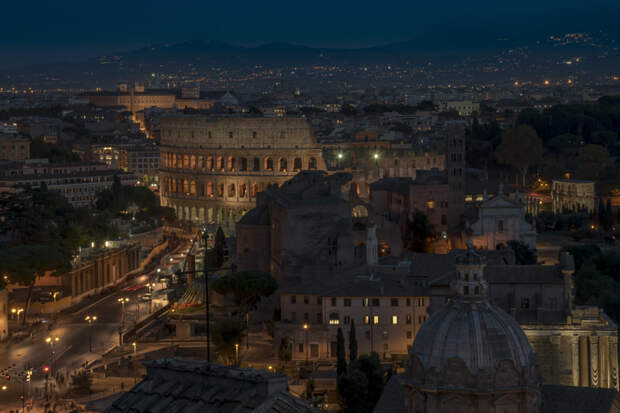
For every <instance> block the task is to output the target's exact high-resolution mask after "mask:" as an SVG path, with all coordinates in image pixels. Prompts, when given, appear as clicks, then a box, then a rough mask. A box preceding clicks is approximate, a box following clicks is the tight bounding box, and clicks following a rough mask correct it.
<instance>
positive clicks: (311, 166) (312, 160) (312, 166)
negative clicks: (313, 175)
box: [308, 158, 317, 169]
mask: <svg viewBox="0 0 620 413" xmlns="http://www.w3.org/2000/svg"><path fill="white" fill-rule="evenodd" d="M316 166H317V162H316V158H310V160H308V169H316Z"/></svg>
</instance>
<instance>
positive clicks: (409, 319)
mask: <svg viewBox="0 0 620 413" xmlns="http://www.w3.org/2000/svg"><path fill="white" fill-rule="evenodd" d="M405 322H406V323H407V324H411V314H407V318H406V321H405Z"/></svg>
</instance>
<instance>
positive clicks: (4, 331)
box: [0, 289, 9, 341]
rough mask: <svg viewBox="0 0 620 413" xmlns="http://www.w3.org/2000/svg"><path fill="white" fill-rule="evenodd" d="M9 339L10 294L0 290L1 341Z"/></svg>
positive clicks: (5, 290)
mask: <svg viewBox="0 0 620 413" xmlns="http://www.w3.org/2000/svg"><path fill="white" fill-rule="evenodd" d="M8 337H9V292H8V290H7V289H3V290H0V341H3V340H6V339H7V338H8Z"/></svg>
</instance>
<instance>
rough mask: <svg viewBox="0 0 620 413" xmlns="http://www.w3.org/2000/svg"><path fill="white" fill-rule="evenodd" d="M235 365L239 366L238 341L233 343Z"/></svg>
mask: <svg viewBox="0 0 620 413" xmlns="http://www.w3.org/2000/svg"><path fill="white" fill-rule="evenodd" d="M235 365H236V366H237V367H239V343H235Z"/></svg>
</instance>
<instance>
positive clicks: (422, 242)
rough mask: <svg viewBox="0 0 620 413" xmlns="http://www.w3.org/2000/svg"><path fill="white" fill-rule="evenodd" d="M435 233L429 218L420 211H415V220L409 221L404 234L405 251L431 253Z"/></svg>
mask: <svg viewBox="0 0 620 413" xmlns="http://www.w3.org/2000/svg"><path fill="white" fill-rule="evenodd" d="M434 238H435V231H434V228H433V226H432V225H431V224H430V223H429V222H428V217H427V216H426V215H424V213H423V212H422V211H420V210H417V209H416V210H415V212H414V213H413V219H411V220H408V221H407V223H406V228H405V231H404V233H403V245H404V246H405V249H407V250H409V251H414V252H430V251H431V249H432V243H433V239H434Z"/></svg>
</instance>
